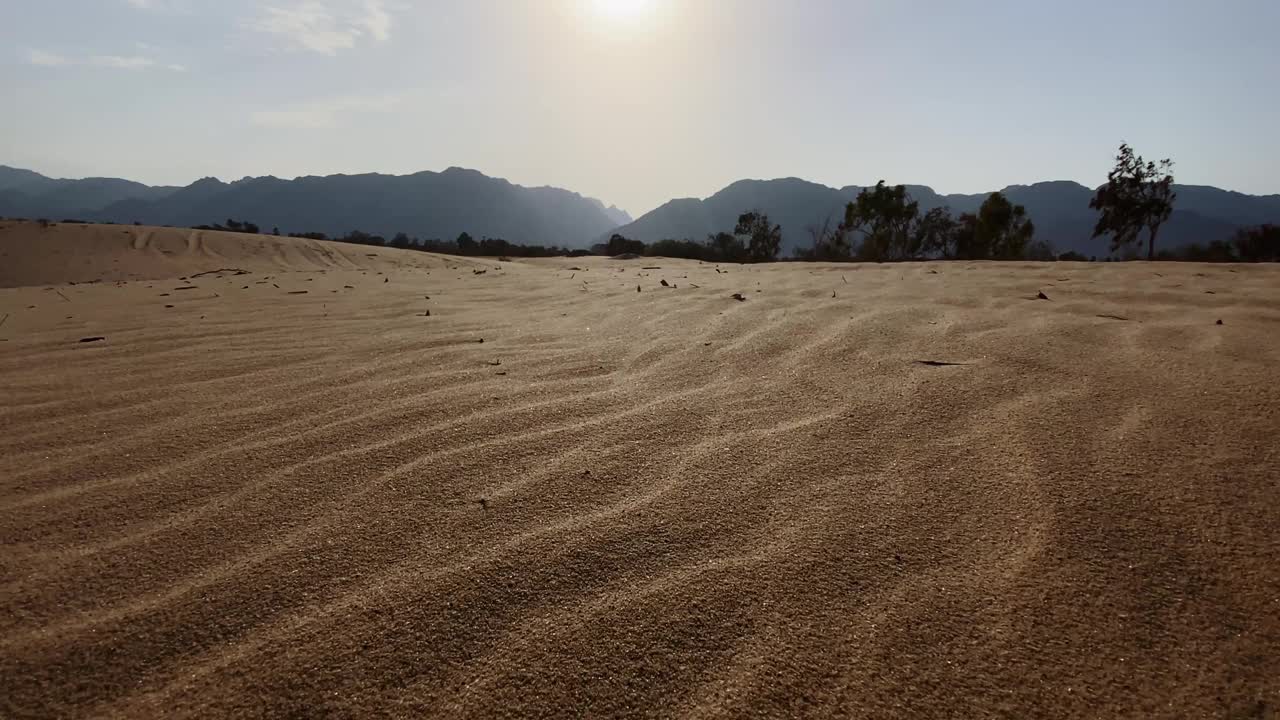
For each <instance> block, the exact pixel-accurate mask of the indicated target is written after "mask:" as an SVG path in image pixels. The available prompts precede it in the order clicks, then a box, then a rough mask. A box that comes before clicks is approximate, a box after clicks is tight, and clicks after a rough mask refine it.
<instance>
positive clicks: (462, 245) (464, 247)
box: [457, 232, 479, 255]
mask: <svg viewBox="0 0 1280 720" xmlns="http://www.w3.org/2000/svg"><path fill="white" fill-rule="evenodd" d="M457 242H458V254H460V255H469V254H473V253H475V252H476V250H477V249H478V248H479V245H478V244H477V243H476V241H475V240H472V239H471V235H470V234H469V233H465V232H464V233H462V234H461V235H459V236H458V241H457Z"/></svg>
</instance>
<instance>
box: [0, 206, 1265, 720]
mask: <svg viewBox="0 0 1280 720" xmlns="http://www.w3.org/2000/svg"><path fill="white" fill-rule="evenodd" d="M370 255H372V256H370ZM645 262H646V261H645V260H643V259H641V260H632V261H619V260H610V259H604V258H574V259H565V260H537V261H516V262H497V261H494V260H486V259H461V258H450V257H443V256H434V255H427V254H423V253H413V252H408V251H396V250H390V249H382V248H377V249H370V248H364V247H360V246H353V245H340V244H334V243H323V242H314V241H304V240H297V241H295V240H289V239H279V238H270V237H265V236H257V237H247V236H239V235H234V234H228V233H194V232H192V231H187V230H172V229H165V228H145V227H131V226H130V227H119V226H74V225H58V226H56V227H49V228H39V227H38V226H36V225H34V224H13V223H0V286H3V288H2V289H0V315H5V316H7V319H6V320H5V321H4V322H3V324H0V398H2V399H3V403H2V405H0V429H2V432H0V509H2V512H0V541H2V542H3V555H2V556H0V717H5V718H26V717H73V716H94V717H122V718H124V717H128V718H137V717H200V718H204V717H216V716H237V717H255V716H259V717H267V716H270V717H280V716H294V717H323V716H365V717H368V716H397V717H405V716H422V715H427V716H438V717H545V716H564V717H607V716H630V717H742V716H746V715H764V716H806V717H903V718H908V717H911V718H914V717H1033V716H1039V717H1230V718H1268V717H1276V716H1277V712H1278V708H1280V672H1277V668H1280V532H1278V531H1280V488H1278V487H1277V485H1278V483H1280V480H1278V478H1277V475H1278V474H1280V473H1278V472H1277V468H1278V462H1280V457H1278V455H1277V453H1278V451H1277V447H1280V443H1278V442H1277V430H1280V415H1278V412H1280V410H1278V409H1280V383H1277V382H1276V381H1277V379H1278V377H1280V376H1278V371H1277V368H1278V367H1280V272H1277V269H1276V268H1275V267H1268V266H1221V265H1220V266H1204V265H1191V264H1176V265H1175V264H1162V265H1161V266H1160V267H1159V270H1160V273H1161V275H1162V276H1157V275H1156V274H1155V273H1154V272H1153V271H1152V266H1151V265H1149V264H1146V263H1125V264H1074V263H1054V264H1031V263H1027V264H1020V263H1001V264H988V263H938V264H931V265H921V264H903V265H843V266H828V265H813V264H777V265H768V266H750V267H746V266H732V265H724V266H719V267H715V266H712V265H706V264H699V263H694V262H687V261H678V260H665V259H664V260H662V261H661V262H659V263H652V264H653V265H660V266H661V268H659V269H645V267H644V264H645ZM227 268H234V269H240V270H245V271H248V272H247V273H246V274H240V275H237V274H234V273H232V272H219V273H212V274H205V275H201V276H198V277H193V276H195V275H196V274H197V273H202V272H206V271H210V270H218V269H227ZM477 270H485V271H486V272H484V273H483V274H477V273H476V272H475V271H477ZM184 277H185V278H187V280H182V279H180V278H184ZM663 280H665V281H667V283H668V284H669V285H671V286H674V287H663V286H662V284H661V282H662V281H663ZM72 281H74V282H75V283H77V284H75V285H69V284H68V283H69V282H72ZM90 281H99V282H90ZM84 283H89V284H84ZM188 285H190V286H195V289H192V290H184V291H181V292H175V291H174V290H175V288H179V287H183V286H188ZM637 285H639V286H640V287H641V288H642V290H643V291H642V292H636V287H637ZM303 290H306V291H307V292H306V293H305V294H302V293H301V292H300V291H303ZM1207 290H1212V291H1214V292H1213V294H1207V293H1206V291H1207ZM1040 292H1043V293H1045V294H1046V295H1047V296H1048V297H1050V298H1052V302H1044V301H1042V300H1037V299H1036V298H1037V294H1038V293H1040ZM292 293H297V294H292ZM734 293H740V294H741V295H742V297H743V298H744V300H743V301H741V302H740V301H737V300H735V299H733V298H732V297H731V296H732V295H733V294H734ZM427 296H429V298H430V299H427ZM427 311H430V315H429V316H428V315H425V314H424V313H426V312H427ZM1218 319H1222V320H1223V324H1222V325H1216V324H1215V323H1216V321H1217V320H1218ZM92 336H101V337H103V338H104V339H103V340H101V341H97V342H92V343H86V344H82V343H80V342H78V341H79V339H80V338H84V337H92ZM481 340H483V342H481ZM939 363H955V364H939Z"/></svg>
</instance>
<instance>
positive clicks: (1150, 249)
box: [1147, 225, 1160, 260]
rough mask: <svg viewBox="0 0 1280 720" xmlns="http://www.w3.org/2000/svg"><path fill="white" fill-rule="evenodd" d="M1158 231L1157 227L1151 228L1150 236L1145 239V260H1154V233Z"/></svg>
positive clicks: (1158, 227)
mask: <svg viewBox="0 0 1280 720" xmlns="http://www.w3.org/2000/svg"><path fill="white" fill-rule="evenodd" d="M1159 231H1160V226H1159V225H1152V226H1151V235H1150V237H1148V238H1147V259H1148V260H1155V259H1156V233H1157V232H1159Z"/></svg>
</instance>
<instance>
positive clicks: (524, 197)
mask: <svg viewBox="0 0 1280 720" xmlns="http://www.w3.org/2000/svg"><path fill="white" fill-rule="evenodd" d="M5 170H6V171H7V172H5V173H3V174H0V214H3V215H22V216H26V217H36V216H41V217H72V216H74V217H77V218H84V219H90V220H103V221H111V222H134V221H137V222H142V223H146V224H151V225H200V224H206V223H216V222H223V221H225V220H226V219H227V218H234V219H236V220H248V221H251V222H253V223H256V224H257V225H258V226H260V227H261V228H263V230H267V229H270V228H279V229H280V231H281V232H323V233H326V234H328V235H343V234H345V233H347V232H350V231H352V230H361V231H364V232H368V233H373V234H378V235H383V236H385V237H388V238H389V237H391V236H392V235H394V234H395V233H397V232H405V233H408V234H410V235H413V236H417V237H420V238H424V239H425V238H439V239H447V240H451V239H453V238H455V237H457V236H458V235H459V234H460V233H463V232H468V233H470V234H471V235H472V236H473V237H475V238H477V239H479V238H481V237H486V236H487V237H500V238H504V239H506V240H509V241H511V242H516V243H523V244H527V245H559V246H562V247H563V246H568V247H586V246H587V245H589V244H590V243H591V242H592V241H593V240H594V239H595V238H596V237H597V236H599V235H601V234H603V233H606V232H607V231H608V230H609V229H611V228H613V227H616V226H617V225H620V224H622V223H625V222H630V221H631V218H630V216H628V215H627V214H626V213H625V212H622V211H621V210H618V209H617V208H611V207H606V206H605V205H604V203H602V202H600V201H599V200H596V199H594V198H587V197H583V196H581V195H579V194H577V193H574V192H570V191H568V190H562V189H559V188H552V187H536V188H527V187H522V186H520V185H514V184H512V183H509V182H507V181H506V180H501V179H498V178H491V177H488V176H486V175H483V174H481V173H479V172H477V171H475V170H464V169H462V168H449V169H448V170H445V171H444V172H439V173H436V172H420V173H415V174H413V175H379V174H367V175H330V176H326V177H314V176H312V177H300V178H297V179H295V180H281V179H279V178H275V177H258V178H249V177H246V178H243V179H241V180H237V181H235V182H231V183H224V182H222V181H220V180H218V179H216V178H204V179H203V180H198V181H196V182H194V183H192V184H191V185H188V186H187V187H184V188H180V189H176V190H174V189H170V188H162V189H160V188H147V186H145V185H139V184H137V183H129V182H128V181H124V180H104V179H90V180H76V181H63V180H50V179H49V178H45V177H44V176H42V175H39V174H37V173H31V172H30V171H22V170H13V169H11V168H5ZM32 188H35V189H37V190H38V191H36V192H29V191H28V190H27V189H32Z"/></svg>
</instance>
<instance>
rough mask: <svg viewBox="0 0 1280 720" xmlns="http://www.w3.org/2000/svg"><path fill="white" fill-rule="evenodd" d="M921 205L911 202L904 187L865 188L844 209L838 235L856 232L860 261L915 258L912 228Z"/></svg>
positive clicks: (880, 183) (881, 182)
mask: <svg viewBox="0 0 1280 720" xmlns="http://www.w3.org/2000/svg"><path fill="white" fill-rule="evenodd" d="M919 211H920V204H919V203H918V202H916V201H915V200H912V199H911V196H910V195H909V194H907V188H906V187H905V186H903V185H895V186H893V187H889V186H887V185H885V184H884V181H883V180H881V181H880V182H878V183H876V186H875V188H864V189H863V190H862V192H860V193H858V197H856V198H854V200H853V202H851V203H849V204H848V205H846V206H845V208H844V222H842V223H840V227H839V230H838V232H840V233H849V232H858V233H861V234H862V243H861V244H860V245H859V246H858V253H857V254H858V259H860V260H874V261H883V260H901V259H904V258H909V257H914V256H915V255H917V254H918V252H919V248H916V247H913V238H912V236H911V226H912V224H913V223H914V222H915V220H916V216H917V215H918V214H919Z"/></svg>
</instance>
